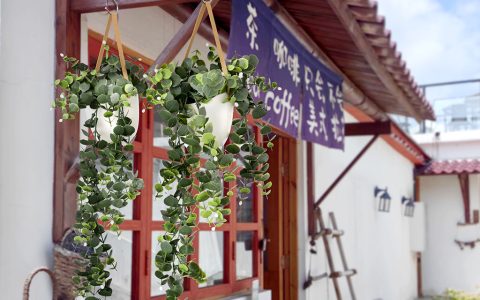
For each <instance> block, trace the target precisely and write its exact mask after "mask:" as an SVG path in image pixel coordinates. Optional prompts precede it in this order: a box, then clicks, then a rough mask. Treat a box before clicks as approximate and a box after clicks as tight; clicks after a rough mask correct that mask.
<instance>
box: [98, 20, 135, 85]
mask: <svg viewBox="0 0 480 300" xmlns="http://www.w3.org/2000/svg"><path fill="white" fill-rule="evenodd" d="M112 23H113V30H114V32H115V41H116V42H117V49H118V58H119V59H120V66H121V68H122V75H123V78H125V79H128V74H127V67H126V62H125V55H124V54H123V45H122V40H121V38H120V30H119V29H118V15H117V13H115V12H112V13H109V14H108V20H107V26H106V27H105V33H104V34H103V39H102V46H101V47H100V52H99V53H98V58H97V64H96V66H95V71H97V72H98V71H100V66H101V65H102V60H103V54H104V52H105V47H104V46H105V45H106V44H107V39H108V33H109V32H110V26H111V25H112Z"/></svg>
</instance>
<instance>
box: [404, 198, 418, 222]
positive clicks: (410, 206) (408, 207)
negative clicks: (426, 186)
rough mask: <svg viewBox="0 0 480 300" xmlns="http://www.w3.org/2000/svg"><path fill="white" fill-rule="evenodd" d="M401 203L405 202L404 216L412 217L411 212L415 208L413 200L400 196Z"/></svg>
mask: <svg viewBox="0 0 480 300" xmlns="http://www.w3.org/2000/svg"><path fill="white" fill-rule="evenodd" d="M402 204H405V211H404V215H405V217H410V218H411V217H413V212H414V210H415V202H414V201H413V199H412V198H407V197H405V196H403V197H402Z"/></svg>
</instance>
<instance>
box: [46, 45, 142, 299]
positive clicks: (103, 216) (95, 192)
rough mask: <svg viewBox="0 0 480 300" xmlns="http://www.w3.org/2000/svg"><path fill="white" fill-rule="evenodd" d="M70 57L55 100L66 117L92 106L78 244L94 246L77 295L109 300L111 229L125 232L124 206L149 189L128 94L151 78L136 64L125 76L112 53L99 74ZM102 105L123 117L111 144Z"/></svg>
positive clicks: (84, 143) (84, 144)
mask: <svg viewBox="0 0 480 300" xmlns="http://www.w3.org/2000/svg"><path fill="white" fill-rule="evenodd" d="M107 50H108V49H107ZM64 61H65V63H66V64H67V72H66V73H65V76H64V78H63V79H58V80H56V81H55V84H56V86H58V88H59V90H60V96H59V97H58V98H57V99H56V101H55V103H54V106H55V107H57V108H58V109H59V110H60V111H61V112H62V120H68V119H73V118H74V116H75V114H76V113H77V112H78V111H79V110H80V109H85V108H87V107H88V108H90V109H92V112H91V115H90V117H89V118H88V119H87V120H86V121H85V123H84V124H83V128H82V138H81V140H80V144H81V151H80V153H79V158H80V163H79V171H80V178H79V180H78V182H77V186H76V191H77V193H78V210H77V216H76V224H75V225H74V228H75V232H76V236H75V238H74V242H75V243H77V244H79V245H83V246H86V247H88V248H89V249H90V250H89V251H86V253H84V257H85V258H86V261H87V264H85V265H83V266H82V267H81V268H80V269H79V271H78V272H77V274H76V275H75V277H74V278H73V282H74V284H75V285H76V288H77V294H78V295H80V296H83V297H85V299H89V300H94V299H101V298H102V299H103V298H105V297H108V296H111V295H112V293H113V291H112V288H111V287H110V285H111V282H112V279H111V271H112V270H115V269H116V267H117V262H116V260H115V258H114V256H113V249H112V246H111V244H109V243H108V241H107V231H110V232H113V233H117V234H120V225H121V224H122V223H123V222H124V215H123V214H122V212H121V211H120V209H121V208H123V207H125V206H126V205H128V203H129V202H130V201H132V200H134V199H135V198H137V196H138V195H139V194H140V190H142V189H143V180H142V179H140V178H138V177H137V174H136V173H135V172H134V168H133V161H132V157H133V153H132V151H133V144H132V140H133V137H134V136H135V128H134V127H133V126H132V125H131V123H132V120H131V119H130V118H128V117H127V116H125V114H124V108H125V107H127V106H129V105H130V103H129V102H128V101H127V99H128V97H130V96H133V95H136V94H137V93H143V92H144V91H145V90H146V82H145V80H144V78H143V70H142V69H141V68H140V67H138V66H137V65H135V64H132V63H127V71H128V75H129V79H124V78H123V77H122V75H121V69H120V65H119V59H118V58H117V57H116V56H109V55H108V51H107V56H106V59H105V60H104V61H103V63H102V65H101V68H100V71H99V72H96V71H95V70H90V69H89V68H88V66H86V65H84V64H81V63H79V62H78V60H77V59H75V58H70V57H64ZM100 108H102V109H104V111H105V112H104V116H105V117H109V116H113V115H115V116H118V118H117V121H116V124H114V126H115V127H114V129H113V133H112V134H111V136H110V138H111V142H107V141H105V140H102V139H101V138H100V135H99V134H98V132H97V130H96V126H97V121H98V118H99V115H98V114H99V112H100ZM102 111H103V110H102Z"/></svg>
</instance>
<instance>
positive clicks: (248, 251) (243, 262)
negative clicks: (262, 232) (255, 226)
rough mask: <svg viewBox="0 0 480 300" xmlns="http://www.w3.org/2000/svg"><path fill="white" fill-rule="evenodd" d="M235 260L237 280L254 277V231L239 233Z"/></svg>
mask: <svg viewBox="0 0 480 300" xmlns="http://www.w3.org/2000/svg"><path fill="white" fill-rule="evenodd" d="M235 258H236V261H235V265H236V277H237V280H240V279H245V278H250V277H253V231H239V232H237V242H236V245H235Z"/></svg>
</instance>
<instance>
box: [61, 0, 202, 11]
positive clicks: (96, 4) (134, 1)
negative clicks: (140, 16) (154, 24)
mask: <svg viewBox="0 0 480 300" xmlns="http://www.w3.org/2000/svg"><path fill="white" fill-rule="evenodd" d="M117 1H118V5H119V8H120V9H126V8H138V7H148V6H162V5H178V4H182V3H189V2H198V0H197V1H195V0H117ZM109 4H110V6H109V9H110V10H115V7H114V6H113V1H109ZM70 8H71V9H72V10H73V11H75V12H77V13H90V12H96V11H103V10H105V0H71V5H70Z"/></svg>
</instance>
